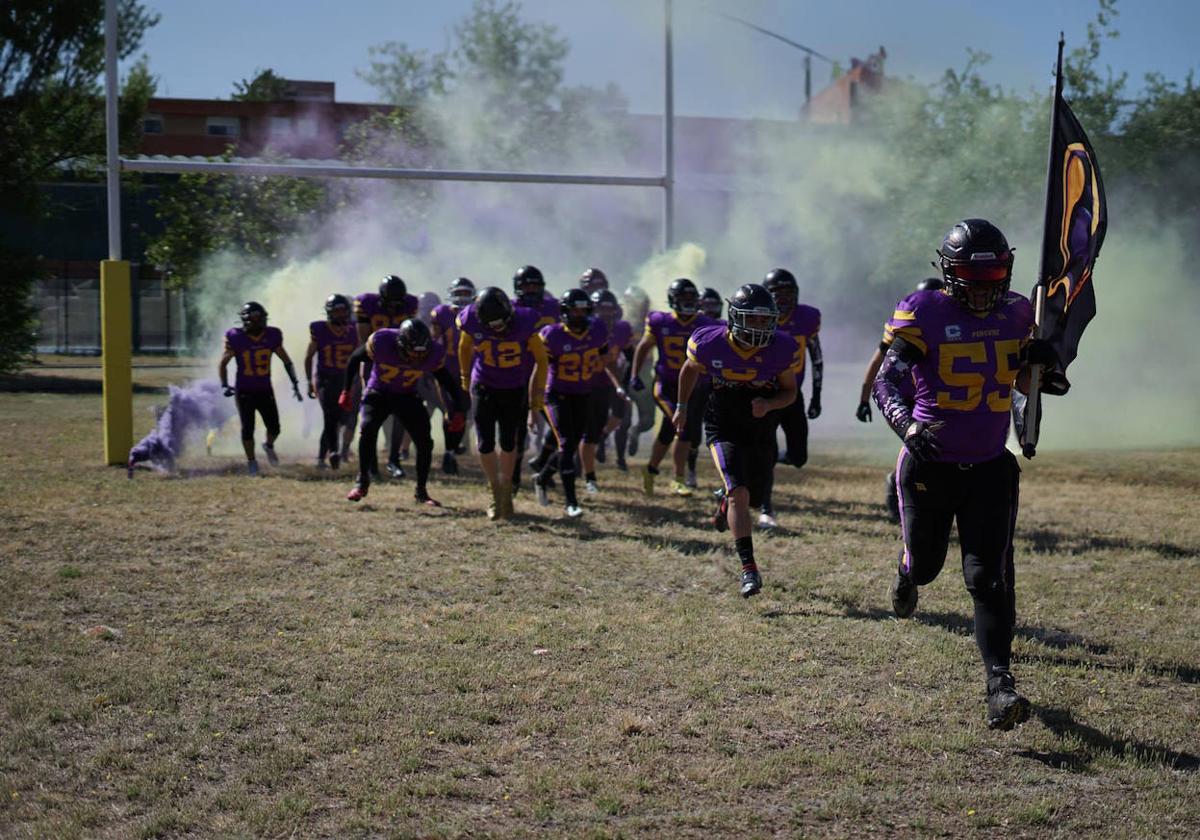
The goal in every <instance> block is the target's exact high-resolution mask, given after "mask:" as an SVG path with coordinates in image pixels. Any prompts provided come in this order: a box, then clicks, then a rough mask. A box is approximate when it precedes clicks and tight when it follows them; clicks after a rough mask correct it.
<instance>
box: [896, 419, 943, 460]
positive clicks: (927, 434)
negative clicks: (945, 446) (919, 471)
mask: <svg viewBox="0 0 1200 840" xmlns="http://www.w3.org/2000/svg"><path fill="white" fill-rule="evenodd" d="M941 425H942V424H941V423H926V422H925V421H923V420H917V421H914V422H913V424H912V425H911V426H909V427H908V431H906V432H905V433H904V448H905V449H907V450H908V451H909V454H910V455H912V456H913V458H914V459H916V462H917V463H918V464H924V463H926V462H927V461H932V460H934V459H935V458H937V456H938V455H941V454H942V444H941V441H939V440H938V439H937V435H935V434H934V432H935V431H936V430H937V429H939V428H941Z"/></svg>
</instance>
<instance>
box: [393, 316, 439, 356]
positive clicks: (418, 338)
mask: <svg viewBox="0 0 1200 840" xmlns="http://www.w3.org/2000/svg"><path fill="white" fill-rule="evenodd" d="M432 348H433V333H431V332H430V331H429V326H428V325H427V324H426V323H425V322H424V321H418V320H417V319H416V318H409V319H408V320H407V321H405V322H404V323H403V324H401V325H400V327H399V329H397V330H396V349H397V350H399V351H400V356H401V358H403V359H405V360H407V361H410V362H421V361H424V360H425V357H426V356H428V355H429V351H430V350H431V349H432Z"/></svg>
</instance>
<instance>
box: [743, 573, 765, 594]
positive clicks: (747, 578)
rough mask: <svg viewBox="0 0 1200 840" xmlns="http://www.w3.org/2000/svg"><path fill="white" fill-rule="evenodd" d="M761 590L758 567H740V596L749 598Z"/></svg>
mask: <svg viewBox="0 0 1200 840" xmlns="http://www.w3.org/2000/svg"><path fill="white" fill-rule="evenodd" d="M761 591H762V576H761V575H759V573H758V569H742V597H743V598H749V597H751V596H753V595H757V594H758V593H759V592H761Z"/></svg>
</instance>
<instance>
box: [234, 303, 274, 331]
mask: <svg viewBox="0 0 1200 840" xmlns="http://www.w3.org/2000/svg"><path fill="white" fill-rule="evenodd" d="M238 317H239V318H241V319H242V329H244V330H245V331H246V332H248V333H251V334H253V335H258V334H259V333H260V332H262V331H263V330H265V329H266V328H267V310H266V309H264V308H263V305H262V304H261V303H259V302H258V301H256V300H250V301H246V302H245V303H243V304H242V308H241V309H239V310H238Z"/></svg>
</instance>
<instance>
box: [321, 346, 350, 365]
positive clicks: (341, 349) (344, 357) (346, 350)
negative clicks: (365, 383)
mask: <svg viewBox="0 0 1200 840" xmlns="http://www.w3.org/2000/svg"><path fill="white" fill-rule="evenodd" d="M321 350H322V355H323V356H324V357H325V367H327V368H337V369H338V370H343V369H345V367H346V365H347V364H348V363H349V362H350V354H351V353H353V352H354V345H353V344H326V345H325V346H324V347H323V348H321Z"/></svg>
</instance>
